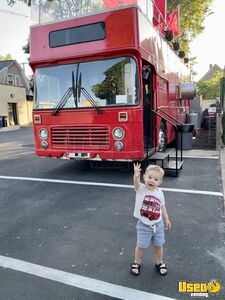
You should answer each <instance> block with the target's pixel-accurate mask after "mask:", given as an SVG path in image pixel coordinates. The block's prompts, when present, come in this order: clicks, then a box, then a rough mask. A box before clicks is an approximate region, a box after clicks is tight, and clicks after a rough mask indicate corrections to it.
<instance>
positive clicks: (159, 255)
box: [154, 245, 167, 275]
mask: <svg viewBox="0 0 225 300" xmlns="http://www.w3.org/2000/svg"><path fill="white" fill-rule="evenodd" d="M154 252H155V263H156V269H157V271H158V272H159V274H160V275H166V274H167V266H166V265H165V264H164V263H163V246H155V245H154Z"/></svg>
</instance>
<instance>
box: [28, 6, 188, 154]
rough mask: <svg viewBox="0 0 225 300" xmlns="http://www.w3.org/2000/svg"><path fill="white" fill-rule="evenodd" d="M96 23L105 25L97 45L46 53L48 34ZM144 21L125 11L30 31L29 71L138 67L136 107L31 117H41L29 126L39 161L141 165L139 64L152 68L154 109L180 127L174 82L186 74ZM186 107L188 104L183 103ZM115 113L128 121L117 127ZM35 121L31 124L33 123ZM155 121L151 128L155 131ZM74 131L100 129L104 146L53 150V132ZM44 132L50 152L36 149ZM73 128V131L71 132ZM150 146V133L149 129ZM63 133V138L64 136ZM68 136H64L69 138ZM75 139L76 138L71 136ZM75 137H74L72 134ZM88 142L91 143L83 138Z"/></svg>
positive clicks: (41, 113)
mask: <svg viewBox="0 0 225 300" xmlns="http://www.w3.org/2000/svg"><path fill="white" fill-rule="evenodd" d="M96 22H105V26H106V37H105V39H103V40H100V41H93V42H88V43H80V44H74V45H67V46H63V47H56V48H50V46H49V34H50V32H52V31H55V30H60V29H64V28H70V27H76V26H81V25H85V24H91V23H96ZM170 48H171V47H169V46H168V45H167V43H166V41H165V40H164V39H162V37H161V36H160V34H159V32H158V31H157V30H156V29H155V28H154V26H153V25H152V24H151V23H150V22H149V21H148V20H147V19H146V17H145V16H144V15H143V14H142V13H141V12H140V11H139V10H138V9H137V8H136V7H131V8H125V9H120V10H114V11H111V12H105V13H100V14H96V15H92V16H86V17H80V18H78V19H71V20H66V21H61V22H58V23H52V24H47V25H41V26H37V27H33V28H31V56H30V65H31V67H32V69H33V70H34V71H35V69H36V67H42V66H50V65H57V64H60V65H61V64H66V63H70V62H78V61H91V60H99V59H104V58H112V57H118V56H126V55H129V56H132V57H133V58H135V60H136V62H137V64H138V71H139V74H140V75H139V99H140V101H139V104H138V105H136V106H130V107H129V106H126V107H103V108H101V111H102V114H97V112H96V111H95V109H93V108H91V109H89V108H85V109H83V108H82V109H79V108H78V109H75V110H72V109H67V110H65V109H63V110H60V111H59V112H58V114H57V115H55V116H52V115H51V114H52V110H38V109H35V110H34V111H33V115H38V116H40V117H41V124H35V122H34V136H35V144H36V153H37V155H40V156H47V157H57V158H60V157H61V158H62V157H63V156H65V157H69V156H70V155H71V153H89V154H90V159H97V158H100V159H103V160H105V159H108V160H114V159H116V160H137V159H143V158H144V156H145V152H144V128H143V101H142V98H143V92H142V90H143V86H142V76H141V74H142V60H145V61H147V62H148V63H149V64H151V65H152V69H153V70H154V77H153V78H154V83H153V88H154V99H153V108H154V109H156V108H158V107H163V108H164V109H165V110H167V111H168V112H169V113H171V115H173V116H174V117H176V118H178V119H179V120H180V121H184V117H185V114H184V109H183V108H179V109H178V98H177V97H178V96H177V94H178V92H177V90H176V89H177V86H178V84H179V81H180V80H181V78H182V80H184V81H185V80H187V79H188V77H187V70H186V68H185V67H184V66H183V64H182V63H181V62H180V59H179V58H178V57H177V56H176V54H175V53H174V52H173V50H172V49H170ZM183 104H185V105H184V106H187V104H188V103H183ZM119 112H127V114H128V120H127V121H126V122H119V119H118V115H119ZM33 121H34V120H33ZM159 122H160V120H158V119H157V121H156V122H155V124H154V127H159ZM79 127H80V128H83V130H84V129H87V128H88V127H89V129H90V131H91V130H92V129H93V134H94V130H95V129H94V128H95V127H101V128H104V130H105V131H104V130H103V131H104V132H105V133H104V134H105V139H106V140H107V142H105V144H104V145H98V146H96V145H93V144H92V142H90V143H88V142H87V143H86V144H85V142H83V143H80V144H79V145H75V144H73V143H71V144H70V142H68V143H65V144H63V143H62V144H60V145H56V144H55V143H54V141H53V140H52V135H53V134H57V128H58V129H60V130H61V131H64V132H65V136H66V138H67V139H68V134H69V133H70V132H73V130H75V131H76V130H78V131H79ZM115 127H121V128H123V129H124V131H125V137H124V139H123V143H124V149H123V150H122V151H116V150H115V149H114V142H115V141H114V140H113V137H112V130H113V128H115ZM41 128H46V129H47V130H49V132H50V137H49V138H48V143H49V147H48V149H43V148H42V147H41V146H40V139H39V136H38V132H39V130H40V129H41ZM74 128H75V129H74ZM153 131H154V133H153V137H154V143H156V142H155V140H156V139H155V128H153ZM66 132H67V133H66ZM68 132H69V133H68ZM167 133H168V141H172V139H173V138H174V135H173V131H172V127H171V126H170V125H169V126H168V128H167ZM75 134H76V133H75ZM77 134H79V132H77ZM86 137H87V139H88V138H89V139H91V138H92V137H91V136H89V137H88V133H87V136H86Z"/></svg>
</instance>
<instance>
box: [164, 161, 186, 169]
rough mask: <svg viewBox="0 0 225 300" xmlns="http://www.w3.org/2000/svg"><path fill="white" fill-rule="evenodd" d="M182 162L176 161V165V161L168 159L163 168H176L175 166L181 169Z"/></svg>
mask: <svg viewBox="0 0 225 300" xmlns="http://www.w3.org/2000/svg"><path fill="white" fill-rule="evenodd" d="M183 163H184V162H183V161H178V162H177V166H176V161H175V160H170V161H169V162H168V163H165V165H164V169H165V170H176V168H177V169H178V170H180V169H182V166H183Z"/></svg>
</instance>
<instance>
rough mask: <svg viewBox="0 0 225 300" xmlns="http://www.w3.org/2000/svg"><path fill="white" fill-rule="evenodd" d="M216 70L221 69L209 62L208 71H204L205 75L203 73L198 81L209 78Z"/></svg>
mask: <svg viewBox="0 0 225 300" xmlns="http://www.w3.org/2000/svg"><path fill="white" fill-rule="evenodd" d="M218 71H219V72H221V71H223V69H222V68H220V67H219V66H218V65H217V64H215V65H212V64H210V65H209V70H208V72H206V73H205V75H203V76H202V78H201V79H199V81H205V80H210V79H211V78H212V77H213V76H214V75H215V73H216V72H218Z"/></svg>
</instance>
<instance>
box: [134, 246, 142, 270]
mask: <svg viewBox="0 0 225 300" xmlns="http://www.w3.org/2000/svg"><path fill="white" fill-rule="evenodd" d="M143 250H144V249H143V248H140V247H138V246H136V248H135V259H134V261H135V262H136V263H138V264H139V265H140V264H141V257H142V254H143Z"/></svg>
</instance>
